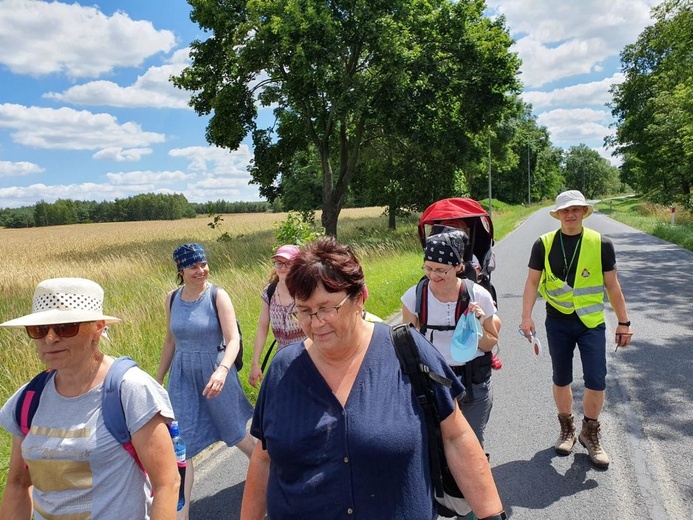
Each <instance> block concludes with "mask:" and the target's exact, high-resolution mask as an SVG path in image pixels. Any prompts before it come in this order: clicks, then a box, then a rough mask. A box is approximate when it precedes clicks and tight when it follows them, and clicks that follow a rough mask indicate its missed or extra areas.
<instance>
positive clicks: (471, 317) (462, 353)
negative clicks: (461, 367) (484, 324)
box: [450, 312, 484, 363]
mask: <svg viewBox="0 0 693 520" xmlns="http://www.w3.org/2000/svg"><path fill="white" fill-rule="evenodd" d="M483 335H484V331H483V330H482V329H481V322H479V320H478V319H477V317H476V315H475V314H474V313H473V312H467V313H465V314H463V315H462V316H461V317H460V319H459V321H458V322H457V325H456V326H455V330H454V331H453V333H452V344H451V345H450V354H451V356H452V359H453V360H455V361H457V362H458V363H466V362H467V361H469V360H470V359H473V358H474V355H475V354H476V349H477V348H478V347H479V339H480V338H481V337H482V336H483Z"/></svg>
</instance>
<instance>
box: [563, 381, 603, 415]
mask: <svg viewBox="0 0 693 520" xmlns="http://www.w3.org/2000/svg"><path fill="white" fill-rule="evenodd" d="M604 397H605V392H604V391H603V390H590V389H589V388H585V393H584V395H583V398H582V411H583V413H584V414H585V416H586V417H589V418H590V419H595V420H596V419H599V414H600V413H601V412H602V408H603V407H604ZM553 400H554V401H555V402H556V408H557V409H558V413H568V414H569V413H572V410H573V391H572V390H571V388H570V385H566V386H556V385H553Z"/></svg>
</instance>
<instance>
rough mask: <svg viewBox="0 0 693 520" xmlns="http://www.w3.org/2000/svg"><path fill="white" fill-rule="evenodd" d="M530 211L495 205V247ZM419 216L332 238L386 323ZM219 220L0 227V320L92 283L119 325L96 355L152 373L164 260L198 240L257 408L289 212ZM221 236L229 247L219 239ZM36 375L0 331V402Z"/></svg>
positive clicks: (358, 222) (170, 282)
mask: <svg viewBox="0 0 693 520" xmlns="http://www.w3.org/2000/svg"><path fill="white" fill-rule="evenodd" d="M535 209H536V208H533V207H530V208H525V207H520V206H506V205H500V204H499V205H498V207H497V203H496V202H494V211H493V223H494V229H495V239H496V240H500V239H501V238H502V237H503V236H505V234H507V233H508V232H510V231H511V230H512V229H514V228H515V226H516V225H517V223H518V222H520V221H522V220H523V219H524V218H526V216H527V215H529V214H531V213H532V212H533V211H534V210H535ZM418 217H419V215H412V216H410V217H408V218H398V220H397V229H396V230H395V231H392V230H389V229H388V228H387V217H386V216H384V215H383V211H382V208H359V209H346V210H343V211H342V213H341V215H340V220H339V239H340V241H342V242H345V243H348V244H351V245H352V247H353V248H354V251H355V253H356V255H357V256H358V258H359V260H360V261H361V264H362V265H363V269H364V272H365V275H366V282H367V284H368V289H369V299H368V301H367V303H366V308H367V309H368V311H370V312H372V313H373V314H375V315H377V316H380V317H381V318H383V319H386V318H388V317H390V316H391V315H393V314H394V313H396V312H397V311H398V310H399V309H400V307H401V303H400V297H401V295H402V294H403V293H404V292H405V291H406V289H407V288H409V287H410V286H411V285H413V284H414V283H416V281H417V280H418V279H419V278H420V277H421V271H420V266H421V246H420V244H419V241H418V235H417V224H418ZM223 218H224V221H223V223H222V227H221V229H218V230H213V229H211V228H210V227H209V226H207V223H208V222H209V219H208V218H206V217H198V218H194V219H185V220H178V221H149V222H126V223H104V224H79V225H69V226H53V227H44V228H30V229H0V240H2V244H3V247H4V249H5V251H11V252H12V255H11V258H9V257H8V258H7V260H8V261H7V263H6V265H5V267H4V268H3V269H2V270H1V271H0V289H1V291H0V321H5V320H8V319H12V318H15V317H18V316H21V315H24V314H27V313H28V312H29V311H30V309H31V299H32V295H33V291H34V288H35V286H36V284H38V282H40V281H41V280H44V279H46V278H52V277H63V276H76V277H84V278H90V279H93V280H94V281H96V282H98V283H99V284H100V285H101V286H102V287H103V288H104V291H105V302H104V312H105V313H106V314H110V315H113V316H117V317H119V318H121V319H122V320H123V321H122V323H118V324H115V325H112V326H111V327H110V329H109V331H108V335H109V337H110V341H108V340H104V341H102V342H101V343H100V347H101V349H102V350H103V351H104V352H105V353H107V354H111V355H114V356H120V355H128V356H131V357H133V358H134V359H135V360H137V362H138V363H139V365H140V367H141V368H142V369H144V370H145V371H147V372H148V373H150V374H155V373H156V370H157V368H158V365H159V356H160V352H161V344H162V343H163V339H164V335H165V329H166V325H165V319H166V318H165V309H164V302H165V297H166V294H167V293H168V291H170V290H172V289H174V288H175V286H176V272H175V267H174V265H173V261H172V259H171V254H172V252H173V250H174V249H175V248H176V247H177V246H178V245H180V244H182V243H186V242H200V243H202V244H203V245H204V247H205V249H206V251H207V255H208V258H209V261H210V268H211V274H210V280H211V281H212V282H213V283H215V284H217V285H219V286H221V287H223V288H225V289H226V290H227V291H228V292H229V294H230V295H231V299H232V301H233V304H234V307H235V310H236V313H237V316H238V319H239V321H240V323H241V327H242V330H243V336H244V340H243V343H244V358H245V363H246V364H245V366H244V368H243V369H242V370H241V373H240V374H239V376H240V380H241V383H242V384H243V388H244V390H245V391H246V394H247V395H248V398H249V399H250V400H251V402H253V403H254V402H255V400H256V398H257V390H255V389H254V388H252V387H250V386H249V385H248V383H247V379H248V370H249V363H250V358H251V355H252V345H253V340H254V338H255V332H256V323H257V316H259V314H260V306H261V300H260V298H259V293H260V291H261V289H262V287H264V285H265V283H266V282H267V277H268V275H269V273H270V270H271V263H270V260H269V257H270V255H271V253H272V252H273V251H274V249H275V248H276V247H277V246H278V245H279V244H277V243H276V240H275V236H274V229H275V227H276V225H277V224H278V223H280V222H282V221H283V220H285V219H286V213H284V214H282V213H266V214H233V215H224V216H223ZM316 221H317V222H319V215H318V217H317V218H316ZM223 232H228V233H229V235H230V236H231V237H232V240H231V241H228V242H220V241H218V240H217V238H218V237H219V236H220V234H221V233H223ZM270 335H271V334H270ZM270 341H271V338H269V340H268V344H269V342H270ZM41 369H42V365H41V363H40V362H39V360H38V357H37V356H36V354H35V348H34V345H33V342H32V341H31V340H30V339H29V338H28V336H27V335H26V333H25V332H24V331H23V330H21V329H4V328H0V403H2V404H4V403H5V401H6V400H7V399H8V398H9V397H10V396H11V395H12V394H13V393H14V392H15V391H16V390H17V389H18V388H19V387H20V386H21V385H23V384H24V383H26V382H27V381H28V380H29V379H30V378H31V377H32V376H33V375H34V374H36V373H38V372H39V371H40V370H41ZM11 444H12V442H11V436H10V435H9V434H8V433H7V432H6V431H5V430H3V429H0V492H1V491H2V490H3V489H4V486H5V479H6V477H7V470H8V462H9V453H10V448H11Z"/></svg>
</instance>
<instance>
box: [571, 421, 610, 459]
mask: <svg viewBox="0 0 693 520" xmlns="http://www.w3.org/2000/svg"><path fill="white" fill-rule="evenodd" d="M599 429H600V426H599V421H590V422H585V421H584V420H583V421H582V430H581V431H580V436H579V437H578V440H579V441H580V444H582V445H583V446H584V447H585V448H587V451H588V453H589V454H590V460H591V461H592V464H594V465H595V466H596V467H598V468H600V469H606V468H608V467H609V456H608V455H607V454H606V452H605V451H604V448H602V445H601V444H600V443H599Z"/></svg>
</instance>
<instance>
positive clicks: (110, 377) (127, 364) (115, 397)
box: [101, 356, 145, 473]
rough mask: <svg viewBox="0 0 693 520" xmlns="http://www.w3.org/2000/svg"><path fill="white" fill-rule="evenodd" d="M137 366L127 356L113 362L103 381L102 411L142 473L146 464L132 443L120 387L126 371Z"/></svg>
mask: <svg viewBox="0 0 693 520" xmlns="http://www.w3.org/2000/svg"><path fill="white" fill-rule="evenodd" d="M136 366H137V363H136V362H135V361H134V360H133V359H132V358H130V357H127V356H122V357H119V358H117V359H116V360H115V361H114V362H113V364H112V365H111V368H109V369H108V372H107V373H106V379H105V381H104V383H103V398H102V400H101V411H102V413H103V422H104V424H105V425H106V429H107V430H108V431H109V432H110V434H111V435H113V437H115V439H116V440H117V441H118V442H119V443H120V444H122V445H123V448H124V449H125V451H127V452H128V453H129V454H130V456H131V457H132V458H133V459H134V460H135V463H136V464H137V466H138V467H139V468H140V469H141V470H142V473H145V471H144V466H143V465H142V462H141V461H140V458H139V456H138V455H137V452H136V451H135V447H134V446H133V444H132V440H131V437H130V431H129V430H128V425H127V422H126V421H125V410H124V409H123V401H122V399H121V395H120V387H121V386H122V384H123V377H125V372H127V371H128V370H130V369H131V368H133V367H136Z"/></svg>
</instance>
